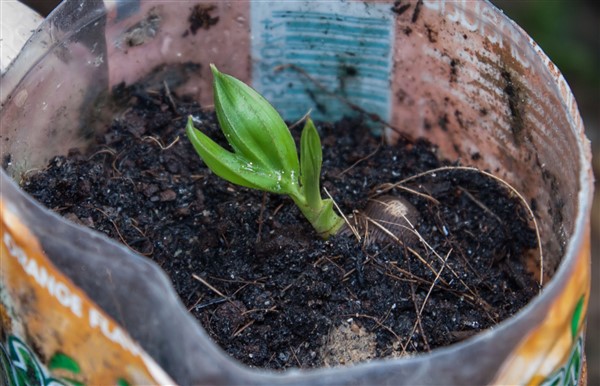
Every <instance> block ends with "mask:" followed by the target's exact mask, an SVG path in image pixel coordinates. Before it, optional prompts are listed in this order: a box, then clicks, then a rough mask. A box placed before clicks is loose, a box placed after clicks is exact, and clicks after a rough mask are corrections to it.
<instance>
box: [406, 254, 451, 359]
mask: <svg viewBox="0 0 600 386" xmlns="http://www.w3.org/2000/svg"><path fill="white" fill-rule="evenodd" d="M451 253H452V249H451V250H449V251H448V253H447V254H446V257H445V258H444V264H443V265H442V267H441V268H440V270H439V271H438V273H437V275H436V276H435V279H434V280H433V283H431V286H430V287H429V291H427V295H425V299H423V304H421V308H420V309H418V311H417V320H416V321H415V324H414V325H413V328H412V331H411V332H410V334H408V341H407V342H406V344H405V345H402V344H401V345H402V354H406V347H408V345H409V343H410V342H411V340H412V336H413V334H414V333H415V331H416V330H417V326H418V325H420V324H421V315H423V310H424V309H425V305H426V304H427V301H428V300H429V296H430V295H431V292H432V291H433V288H434V287H435V285H436V284H437V281H438V280H439V279H440V276H441V275H442V271H443V270H444V268H445V267H446V262H447V261H448V257H450V254H451ZM422 332H423V331H422Z"/></svg>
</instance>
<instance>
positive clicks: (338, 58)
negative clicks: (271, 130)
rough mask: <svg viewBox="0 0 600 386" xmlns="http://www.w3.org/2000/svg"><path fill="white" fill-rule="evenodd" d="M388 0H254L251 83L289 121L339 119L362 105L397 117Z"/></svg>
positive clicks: (252, 4) (386, 117) (391, 22)
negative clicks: (309, 117) (308, 116)
mask: <svg viewBox="0 0 600 386" xmlns="http://www.w3.org/2000/svg"><path fill="white" fill-rule="evenodd" d="M393 20H394V19H393V13H392V12H391V11H390V5H389V4H388V3H367V4H365V3H358V2H348V3H344V4H340V3H331V2H310V1H307V2H283V1H282V2H268V3H267V2H252V3H251V29H252V31H251V33H252V37H253V38H252V47H251V54H252V59H253V68H252V85H253V86H254V88H255V89H256V90H257V91H258V92H260V93H261V94H263V95H264V96H265V97H266V98H267V99H268V100H270V101H271V102H273V104H274V105H275V107H276V108H277V110H278V111H279V112H280V113H281V115H282V116H283V117H284V119H286V120H287V121H295V120H296V119H298V118H300V117H302V116H303V115H304V114H306V112H308V111H309V110H311V109H312V116H313V118H314V119H318V120H337V119H340V118H342V117H343V116H344V115H347V116H351V115H355V114H356V113H357V112H356V111H354V110H353V109H352V108H350V107H349V105H348V104H347V103H344V102H343V101H342V100H346V101H348V102H349V103H350V104H352V105H357V106H360V108H362V109H363V110H366V111H367V112H369V113H373V114H376V115H378V116H379V117H381V118H382V119H384V120H388V119H389V117H390V100H391V91H390V89H391V87H390V74H391V71H392V51H393V43H394V23H393Z"/></svg>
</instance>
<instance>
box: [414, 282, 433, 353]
mask: <svg viewBox="0 0 600 386" xmlns="http://www.w3.org/2000/svg"><path fill="white" fill-rule="evenodd" d="M432 285H433V283H432ZM410 292H411V293H410V295H411V298H412V301H413V304H414V305H415V313H416V315H417V324H418V327H419V332H421V337H422V338H423V344H424V345H425V349H426V350H427V351H431V347H429V341H428V340H427V336H426V335H425V329H424V328H423V323H422V321H421V320H422V318H421V314H420V313H419V305H418V304H417V295H416V291H415V286H414V284H412V283H411V286H410Z"/></svg>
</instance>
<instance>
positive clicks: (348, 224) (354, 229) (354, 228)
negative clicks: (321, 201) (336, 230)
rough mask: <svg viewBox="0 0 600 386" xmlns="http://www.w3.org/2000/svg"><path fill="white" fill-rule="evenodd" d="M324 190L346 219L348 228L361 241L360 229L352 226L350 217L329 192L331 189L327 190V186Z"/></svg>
mask: <svg viewBox="0 0 600 386" xmlns="http://www.w3.org/2000/svg"><path fill="white" fill-rule="evenodd" d="M323 190H324V191H325V194H327V196H328V197H329V198H330V199H331V201H332V202H333V205H334V206H335V208H336V209H337V210H338V213H339V214H340V215H341V216H342V218H343V219H344V222H345V223H346V225H347V226H348V228H349V229H350V230H351V231H352V233H353V234H354V236H355V237H356V240H357V241H358V242H359V243H360V240H361V237H360V235H359V234H358V231H357V230H356V227H354V226H352V224H350V221H348V218H347V217H346V215H345V214H344V212H342V210H341V209H340V207H339V206H338V204H337V202H335V200H334V199H333V197H332V196H331V194H329V191H327V188H326V187H323Z"/></svg>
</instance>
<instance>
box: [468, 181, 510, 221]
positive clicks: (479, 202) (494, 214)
mask: <svg viewBox="0 0 600 386" xmlns="http://www.w3.org/2000/svg"><path fill="white" fill-rule="evenodd" d="M458 190H460V191H461V192H463V193H464V194H465V195H466V196H467V197H469V199H470V200H471V201H473V202H474V203H475V205H477V206H478V207H480V208H481V209H482V210H483V211H484V212H485V213H487V214H489V215H490V216H492V217H493V218H495V219H496V221H498V222H499V223H500V224H502V219H501V218H500V217H499V216H498V215H497V214H496V213H494V212H492V210H491V209H490V208H488V207H487V206H486V205H485V204H484V203H483V202H481V201H479V200H478V199H477V198H476V197H475V196H473V195H472V194H471V193H470V192H469V191H468V190H467V189H465V188H463V187H462V186H459V187H458Z"/></svg>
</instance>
